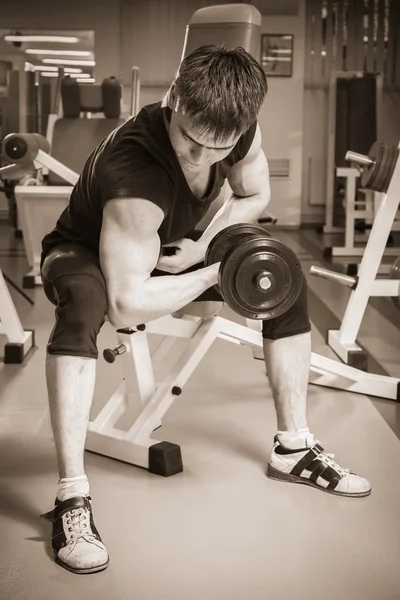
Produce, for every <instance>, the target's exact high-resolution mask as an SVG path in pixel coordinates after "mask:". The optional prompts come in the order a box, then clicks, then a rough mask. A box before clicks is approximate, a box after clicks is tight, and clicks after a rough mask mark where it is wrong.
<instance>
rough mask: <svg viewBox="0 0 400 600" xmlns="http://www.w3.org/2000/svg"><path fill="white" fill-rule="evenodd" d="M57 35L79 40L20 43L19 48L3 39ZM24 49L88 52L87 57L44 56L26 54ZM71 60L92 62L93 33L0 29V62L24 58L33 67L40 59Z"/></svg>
mask: <svg viewBox="0 0 400 600" xmlns="http://www.w3.org/2000/svg"><path fill="white" fill-rule="evenodd" d="M17 33H18V34H21V35H57V36H72V37H77V38H79V41H78V42H77V43H73V44H69V43H67V44H66V43H59V42H22V43H21V46H20V47H18V46H19V44H15V43H13V42H6V41H5V40H4V37H5V36H6V35H16V34H17ZM26 49H39V50H60V51H63V50H65V51H68V50H78V51H84V52H90V55H89V56H82V57H79V56H71V57H68V56H67V55H66V56H64V55H57V56H55V55H46V54H40V55H37V54H27V53H26V52H25V50H26ZM46 57H47V58H65V59H68V58H71V59H76V60H79V59H82V60H94V31H83V30H78V31H77V30H74V31H72V30H48V29H18V30H17V31H16V30H10V29H0V60H5V59H6V58H8V60H10V59H12V58H15V59H17V58H25V59H26V60H27V61H28V62H30V63H31V64H33V65H40V64H43V63H42V58H46Z"/></svg>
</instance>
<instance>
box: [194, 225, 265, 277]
mask: <svg viewBox="0 0 400 600" xmlns="http://www.w3.org/2000/svg"><path fill="white" fill-rule="evenodd" d="M255 234H256V235H264V236H269V233H267V232H266V231H265V229H263V228H262V227H260V226H259V225H252V224H250V223H238V224H237V225H229V227H225V228H224V229H222V230H221V231H220V232H219V233H217V235H216V236H215V237H213V239H212V240H211V242H210V244H209V245H208V248H207V251H206V255H205V259H204V263H205V265H206V267H208V266H209V265H213V264H215V263H217V262H221V260H222V259H223V257H224V256H225V254H226V253H227V251H228V250H230V248H233V246H236V244H238V243H240V242H241V241H242V240H244V239H245V238H247V237H249V236H252V235H255Z"/></svg>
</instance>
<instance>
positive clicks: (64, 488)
mask: <svg viewBox="0 0 400 600" xmlns="http://www.w3.org/2000/svg"><path fill="white" fill-rule="evenodd" d="M89 494H90V489H89V481H88V478H87V476H86V475H79V477H64V478H63V479H60V481H59V482H58V486H57V498H58V499H59V500H60V502H64V500H68V499H69V498H74V497H75V496H89Z"/></svg>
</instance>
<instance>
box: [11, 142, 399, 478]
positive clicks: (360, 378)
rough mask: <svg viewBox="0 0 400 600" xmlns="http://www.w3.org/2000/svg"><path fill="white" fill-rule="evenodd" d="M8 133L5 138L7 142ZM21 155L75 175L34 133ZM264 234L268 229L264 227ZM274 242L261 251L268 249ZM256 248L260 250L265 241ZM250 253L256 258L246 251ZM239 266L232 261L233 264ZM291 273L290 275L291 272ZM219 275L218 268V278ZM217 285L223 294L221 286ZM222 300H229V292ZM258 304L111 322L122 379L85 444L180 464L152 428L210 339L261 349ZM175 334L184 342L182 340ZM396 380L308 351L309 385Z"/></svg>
mask: <svg viewBox="0 0 400 600" xmlns="http://www.w3.org/2000/svg"><path fill="white" fill-rule="evenodd" d="M32 135H33V134H32ZM14 137H15V138H18V136H14ZM28 138H29V136H28V137H27V136H25V142H27V141H28V142H29V139H28ZM11 139H12V138H11V137H9V138H8V141H9V142H10V141H11ZM35 147H36V150H35ZM29 157H30V160H32V161H34V162H35V163H37V164H39V165H45V166H46V167H47V168H49V169H52V170H54V172H56V173H57V174H58V175H59V176H61V177H64V178H65V179H66V180H67V181H69V182H70V183H71V184H73V183H74V181H76V178H77V174H76V173H72V172H70V170H67V169H65V166H64V165H62V164H61V163H59V162H58V161H57V160H55V159H54V158H52V157H50V156H49V155H48V154H47V153H46V152H45V151H44V150H43V149H41V148H40V147H38V140H37V136H36V139H35V138H34V139H33V141H32V142H31V143H30V155H29ZM9 168H11V167H9ZM0 174H1V173H0ZM264 237H269V236H268V234H265V236H264ZM275 242H276V241H275ZM275 242H274V243H273V244H272V249H270V250H268V252H270V253H273V252H274V245H275ZM241 246H243V244H241ZM261 254H264V255H265V246H263V251H262V253H261ZM256 258H257V257H256ZM251 260H252V261H253V262H254V260H256V259H255V258H254V252H253V254H252V255H251ZM222 264H223V262H222ZM285 264H286V266H288V268H289V269H292V270H293V268H294V271H296V268H297V266H296V265H297V263H296V259H294V263H293V262H292V259H291V258H290V257H289V258H288V259H287V260H286V263H285ZM239 267H240V265H236V267H235V268H236V269H237V268H239ZM266 271H267V273H266ZM293 277H294V281H295V278H296V277H295V274H294V275H293ZM221 279H222V275H221V273H220V283H221ZM256 280H257V282H258V285H259V287H260V288H261V290H268V288H269V287H270V280H271V276H270V275H269V272H268V268H267V266H266V264H265V263H262V268H261V269H260V272H259V273H258V274H257V277H256ZM295 285H296V284H295ZM221 291H223V292H224V293H225V294H226V289H224V290H221ZM233 291H234V290H233ZM224 297H225V296H224ZM225 299H226V301H227V302H228V303H229V304H230V305H231V306H232V304H231V303H232V302H235V299H233V300H232V293H231V291H229V292H228V296H227V298H225ZM235 308H237V307H235ZM259 308H260V307H257V310H255V311H254V312H252V308H251V306H250V307H249V306H247V307H245V308H244V309H243V308H242V309H240V310H242V315H247V316H245V318H246V320H247V326H246V325H245V324H240V323H236V322H232V321H230V320H228V319H226V318H222V317H220V316H218V315H216V314H215V313H213V312H211V313H210V312H209V314H208V315H207V314H206V315H205V316H195V315H193V314H190V310H189V307H188V310H185V309H184V310H183V311H182V313H181V314H180V315H179V316H173V315H167V316H164V317H161V318H159V319H155V320H153V321H150V322H148V323H135V324H132V326H131V327H129V328H126V329H118V330H117V331H116V336H117V344H116V346H115V348H113V349H107V350H105V351H104V354H103V355H104V358H105V360H106V361H107V362H110V363H112V362H114V361H115V360H116V359H117V358H118V361H119V362H120V363H121V366H122V370H123V375H124V376H123V381H122V382H121V384H120V385H119V387H118V389H117V390H116V391H115V393H114V394H113V395H112V396H111V398H110V399H109V400H108V401H107V403H106V405H105V406H104V408H103V409H102V410H101V411H100V413H99V414H98V415H97V417H96V418H94V419H93V420H92V421H90V424H89V430H88V433H87V440H86V449H87V450H89V451H91V452H95V453H98V454H101V455H104V456H107V457H110V458H114V459H117V460H121V461H124V462H127V463H130V464H133V465H136V466H139V467H142V468H145V469H148V470H149V471H150V472H152V473H155V474H158V475H163V476H170V475H174V474H176V473H179V472H181V471H182V470H183V463H182V456H181V449H180V447H179V446H178V445H177V444H173V443H170V442H168V441H159V440H156V439H154V438H153V437H151V436H152V434H153V432H154V431H155V430H156V429H158V428H159V427H160V425H161V424H162V419H163V416H164V415H165V413H166V412H167V410H168V408H169V407H170V406H171V405H172V403H173V401H174V400H175V398H176V397H177V396H179V395H180V394H182V392H183V391H184V386H185V384H186V382H187V381H188V379H189V378H190V376H191V375H192V374H193V372H194V371H195V369H196V367H197V365H198V364H199V363H200V362H201V360H202V359H203V357H204V356H205V354H206V353H207V351H208V350H209V348H210V347H211V346H212V344H213V343H214V342H215V340H217V339H222V340H225V341H228V342H231V343H234V344H238V345H241V346H249V347H252V348H262V346H263V340H262V334H261V331H257V330H256V329H255V328H253V327H252V326H251V325H253V324H254V322H255V320H254V318H255V316H256V315H258V317H259V318H263V316H262V315H261V312H262V311H261V309H260V310H259ZM261 308H262V307H261ZM243 311H244V312H243ZM246 311H247V312H246ZM239 314H240V313H239ZM149 334H150V335H152V334H155V335H158V336H162V338H161V339H162V341H161V343H160V344H159V346H158V347H157V349H156V350H155V351H154V352H153V353H152V352H151V351H150V345H149ZM183 341H184V342H185V343H183V344H182V342H183ZM161 366H162V368H161ZM160 372H163V373H164V377H163V378H162V380H161V381H157V380H156V377H155V373H160ZM399 382H400V380H399V379H395V378H390V377H383V376H380V375H375V374H369V373H365V372H364V371H361V370H359V369H356V368H354V367H351V366H348V365H345V364H342V363H340V362H338V361H336V360H332V359H329V358H326V357H324V356H321V355H319V354H316V353H314V352H313V353H312V356H311V369H310V383H313V384H316V385H321V386H326V387H331V388H336V389H339V390H345V391H348V392H356V393H359V394H366V395H371V396H378V397H385V398H390V399H394V400H399V397H400V394H399V390H400V386H399ZM126 414H129V418H130V426H129V427H128V429H124V430H122V429H120V428H119V427H118V426H117V423H118V421H120V419H121V418H122V417H123V416H124V415H126Z"/></svg>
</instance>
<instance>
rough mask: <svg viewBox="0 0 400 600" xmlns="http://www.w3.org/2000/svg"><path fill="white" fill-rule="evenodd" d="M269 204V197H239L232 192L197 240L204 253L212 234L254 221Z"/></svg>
mask: <svg viewBox="0 0 400 600" xmlns="http://www.w3.org/2000/svg"><path fill="white" fill-rule="evenodd" d="M268 204H269V197H266V196H262V195H255V196H247V197H245V198H241V197H239V196H235V195H234V194H233V195H232V196H231V198H228V200H227V201H226V202H225V203H224V205H223V206H222V207H221V208H220V210H219V211H218V212H217V214H216V215H215V217H214V218H213V220H212V221H211V223H210V224H209V225H208V227H207V229H206V230H205V231H204V233H203V235H202V236H201V237H200V238H199V239H198V240H197V242H196V243H197V244H199V246H201V248H202V250H203V252H204V255H205V253H206V250H207V247H208V245H209V243H210V242H211V240H212V239H213V237H214V236H216V235H217V233H219V232H220V231H221V230H222V229H225V227H228V226H229V225H236V224H237V223H254V222H255V221H257V220H258V219H259V218H260V217H261V215H262V214H263V213H264V212H265V210H266V209H267V207H268Z"/></svg>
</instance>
